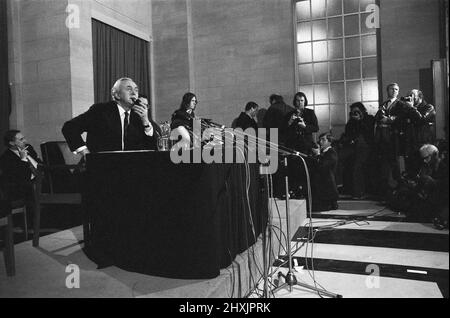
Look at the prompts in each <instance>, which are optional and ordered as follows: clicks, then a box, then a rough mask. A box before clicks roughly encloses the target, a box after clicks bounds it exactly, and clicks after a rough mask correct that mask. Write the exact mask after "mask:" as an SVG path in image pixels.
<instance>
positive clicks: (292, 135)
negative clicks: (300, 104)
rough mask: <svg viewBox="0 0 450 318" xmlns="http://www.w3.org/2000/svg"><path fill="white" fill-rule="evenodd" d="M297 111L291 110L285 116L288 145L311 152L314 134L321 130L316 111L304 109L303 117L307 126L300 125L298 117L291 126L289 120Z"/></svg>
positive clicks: (304, 151)
mask: <svg viewBox="0 0 450 318" xmlns="http://www.w3.org/2000/svg"><path fill="white" fill-rule="evenodd" d="M295 112H296V111H291V112H289V113H288V114H287V115H286V116H285V118H284V127H283V129H284V130H285V133H284V135H285V136H286V147H288V148H292V149H295V150H298V151H301V152H303V153H307V154H309V153H310V152H311V148H312V145H313V136H312V134H313V133H315V132H318V131H319V124H318V122H317V117H316V113H315V112H314V110H312V109H308V108H305V109H303V113H302V117H303V120H304V122H305V125H306V127H305V128H301V127H299V126H298V122H299V120H298V119H295V120H294V122H293V123H292V125H290V126H289V120H290V119H291V116H292V115H293V114H294V113H295Z"/></svg>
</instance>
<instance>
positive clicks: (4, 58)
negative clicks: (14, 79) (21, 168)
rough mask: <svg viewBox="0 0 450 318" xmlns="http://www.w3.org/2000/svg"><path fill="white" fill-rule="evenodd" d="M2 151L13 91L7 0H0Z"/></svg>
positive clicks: (0, 125) (0, 134) (0, 150)
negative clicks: (9, 82) (10, 87)
mask: <svg viewBox="0 0 450 318" xmlns="http://www.w3.org/2000/svg"><path fill="white" fill-rule="evenodd" d="M0 43H1V45H0V137H1V139H0V140H2V142H0V153H3V151H4V149H5V147H4V146H3V135H4V134H5V131H6V130H8V129H9V115H10V113H11V92H10V90H9V84H8V32H7V29H6V1H0Z"/></svg>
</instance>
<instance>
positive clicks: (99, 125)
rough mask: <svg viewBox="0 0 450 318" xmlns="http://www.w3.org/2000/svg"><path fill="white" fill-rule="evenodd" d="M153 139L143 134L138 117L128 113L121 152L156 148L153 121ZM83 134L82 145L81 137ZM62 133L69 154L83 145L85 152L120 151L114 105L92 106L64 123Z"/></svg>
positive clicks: (119, 129) (120, 135)
mask: <svg viewBox="0 0 450 318" xmlns="http://www.w3.org/2000/svg"><path fill="white" fill-rule="evenodd" d="M150 123H151V125H152V126H153V131H154V133H153V136H152V137H149V136H147V135H146V134H145V132H144V125H143V124H142V120H141V119H140V117H139V116H138V115H137V114H136V113H135V112H133V111H131V113H130V120H129V126H128V148H127V149H125V150H145V149H156V145H157V137H156V136H157V132H158V131H159V127H157V125H155V123H154V122H153V121H150ZM84 132H87V140H86V143H85V142H84V141H83V139H82V138H81V134H82V133H84ZM62 133H63V135H64V137H65V138H66V141H67V143H68V145H69V147H70V149H71V150H72V151H75V150H77V149H78V148H80V147H82V146H84V145H87V147H88V149H89V151H91V152H99V151H120V150H122V126H121V121H120V115H119V111H118V110H117V104H116V102H113V101H111V102H108V103H99V104H94V105H92V106H91V107H90V108H89V110H88V111H87V112H85V113H83V114H81V115H79V116H77V117H75V118H73V119H71V120H69V121H67V122H66V123H65V124H64V126H63V128H62Z"/></svg>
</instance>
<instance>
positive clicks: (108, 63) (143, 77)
mask: <svg viewBox="0 0 450 318" xmlns="http://www.w3.org/2000/svg"><path fill="white" fill-rule="evenodd" d="M92 47H93V51H94V52H93V57H94V94H95V96H94V98H95V102H96V103H99V102H106V101H109V100H111V87H112V86H113V84H114V82H115V81H116V80H117V79H119V78H121V77H130V78H132V79H133V80H134V81H135V83H136V84H137V85H138V86H139V91H140V93H141V94H145V95H147V96H148V97H149V99H150V93H151V92H150V76H149V44H148V42H147V41H144V40H141V39H139V38H137V37H135V36H132V35H130V34H128V33H125V32H123V31H120V30H118V29H116V28H113V27H111V26H109V25H107V24H104V23H102V22H100V21H97V20H95V19H92Z"/></svg>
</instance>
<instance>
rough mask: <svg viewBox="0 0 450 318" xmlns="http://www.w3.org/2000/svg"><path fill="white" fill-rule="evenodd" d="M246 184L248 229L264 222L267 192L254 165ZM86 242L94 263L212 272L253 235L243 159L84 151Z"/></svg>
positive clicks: (200, 275) (181, 273)
mask: <svg viewBox="0 0 450 318" xmlns="http://www.w3.org/2000/svg"><path fill="white" fill-rule="evenodd" d="M250 167H251V169H250V179H251V186H250V191H249V198H250V206H251V213H252V218H253V221H254V228H255V236H256V237H257V236H258V235H259V234H260V233H261V232H262V228H263V226H265V224H266V222H265V220H266V219H267V212H266V211H267V195H266V194H265V193H264V191H261V187H260V184H259V181H260V179H259V171H258V166H257V165H251V166H250ZM86 186H87V192H86V206H87V210H88V214H89V218H90V227H91V238H90V240H89V242H88V249H87V250H86V251H87V253H88V256H89V257H90V258H91V259H93V260H94V261H95V262H96V263H97V264H98V265H99V266H104V265H116V266H118V267H120V268H122V269H125V270H129V271H135V272H139V273H144V274H149V275H157V276H164V277H171V278H184V279H207V278H213V277H216V276H218V275H219V271H220V269H221V268H225V267H227V266H228V265H230V264H231V262H232V260H233V259H234V258H235V256H236V255H237V254H239V253H241V252H243V251H245V250H246V249H247V248H248V247H249V246H251V245H252V244H253V243H254V242H255V236H254V234H253V232H252V229H251V226H250V221H249V220H250V215H249V209H248V205H247V201H246V199H245V198H246V196H245V165H244V164H174V163H172V162H171V160H170V152H153V151H139V152H116V153H108V152H105V153H96V154H89V155H88V157H87V184H86Z"/></svg>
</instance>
